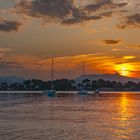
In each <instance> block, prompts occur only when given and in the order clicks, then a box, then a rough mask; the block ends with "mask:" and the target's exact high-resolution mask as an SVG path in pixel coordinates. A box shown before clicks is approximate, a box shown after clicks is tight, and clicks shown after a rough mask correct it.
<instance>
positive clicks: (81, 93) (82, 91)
mask: <svg viewBox="0 0 140 140" xmlns="http://www.w3.org/2000/svg"><path fill="white" fill-rule="evenodd" d="M78 94H80V95H87V94H88V92H87V91H86V90H80V91H78Z"/></svg>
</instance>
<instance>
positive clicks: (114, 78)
mask: <svg viewBox="0 0 140 140" xmlns="http://www.w3.org/2000/svg"><path fill="white" fill-rule="evenodd" d="M83 79H89V80H91V81H93V80H99V79H103V80H105V81H107V80H110V81H117V82H121V83H126V82H128V81H133V82H136V83H138V82H140V79H136V78H130V77H126V76H121V75H119V74H118V73H117V74H89V75H85V76H84V77H83V76H79V77H77V78H76V79H75V81H76V82H77V83H80V82H81V81H82V80H83Z"/></svg>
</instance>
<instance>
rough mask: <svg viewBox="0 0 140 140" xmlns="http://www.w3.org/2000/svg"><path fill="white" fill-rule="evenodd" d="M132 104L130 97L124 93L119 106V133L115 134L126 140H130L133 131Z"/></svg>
mask: <svg viewBox="0 0 140 140" xmlns="http://www.w3.org/2000/svg"><path fill="white" fill-rule="evenodd" d="M130 104H132V103H130V99H129V95H128V94H125V93H123V94H122V96H121V98H120V104H119V114H120V116H119V119H118V122H117V127H118V129H117V131H116V132H115V133H116V134H117V135H119V137H121V138H124V139H129V136H131V133H132V132H133V129H132V128H131V121H130V120H131V119H132V117H133V114H132V113H131V108H129V105H130Z"/></svg>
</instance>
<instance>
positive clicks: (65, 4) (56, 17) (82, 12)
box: [16, 0, 127, 24]
mask: <svg viewBox="0 0 140 140" xmlns="http://www.w3.org/2000/svg"><path fill="white" fill-rule="evenodd" d="M89 3H90V4H89ZM126 4H127V3H119V4H118V3H115V2H113V0H96V1H90V0H87V3H86V4H84V5H83V6H79V5H77V4H75V0H31V1H29V0H22V1H21V2H19V3H18V4H17V5H16V12H17V13H19V14H24V15H27V16H30V17H34V18H41V19H43V21H44V23H48V22H59V23H62V24H76V23H81V22H86V21H90V20H98V19H101V18H102V17H104V16H106V17H110V16H111V15H112V11H111V12H110V11H106V10H110V9H111V8H112V9H114V8H117V7H123V6H125V5H126ZM96 11H98V12H99V13H98V14H97V13H96Z"/></svg>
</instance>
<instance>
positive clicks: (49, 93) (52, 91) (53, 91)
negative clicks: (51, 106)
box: [44, 57, 56, 97]
mask: <svg viewBox="0 0 140 140" xmlns="http://www.w3.org/2000/svg"><path fill="white" fill-rule="evenodd" d="M53 61H54V60H53V57H52V70H51V76H52V87H51V89H50V90H45V91H44V94H47V95H48V97H55V96H56V91H55V90H54V89H53V88H54V85H53Z"/></svg>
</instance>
